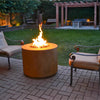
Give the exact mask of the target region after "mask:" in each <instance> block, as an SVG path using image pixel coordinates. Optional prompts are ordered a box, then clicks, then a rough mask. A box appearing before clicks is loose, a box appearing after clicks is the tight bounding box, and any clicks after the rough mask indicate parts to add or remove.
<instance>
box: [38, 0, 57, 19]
mask: <svg viewBox="0 0 100 100" xmlns="http://www.w3.org/2000/svg"><path fill="white" fill-rule="evenodd" d="M53 4H54V2H51V1H41V4H40V5H39V6H38V9H39V10H40V13H42V14H43V19H44V20H47V19H48V18H56V8H55V6H53Z"/></svg>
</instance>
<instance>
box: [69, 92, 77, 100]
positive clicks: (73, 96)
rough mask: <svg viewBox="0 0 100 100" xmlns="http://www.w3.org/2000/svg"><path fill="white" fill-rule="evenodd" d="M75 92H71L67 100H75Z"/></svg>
mask: <svg viewBox="0 0 100 100" xmlns="http://www.w3.org/2000/svg"><path fill="white" fill-rule="evenodd" d="M76 97H77V94H73V93H72V94H71V95H70V97H69V98H68V100H76Z"/></svg>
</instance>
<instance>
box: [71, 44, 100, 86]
mask: <svg viewBox="0 0 100 100" xmlns="http://www.w3.org/2000/svg"><path fill="white" fill-rule="evenodd" d="M80 47H85V48H86V47H91V48H93V47H95V48H96V47H100V46H81V45H78V46H75V49H76V50H77V52H72V53H70V54H69V65H70V66H71V72H70V86H72V81H73V68H75V71H76V69H77V68H78V69H86V70H94V71H99V82H100V49H99V52H98V54H93V53H84V52H79V48H80Z"/></svg>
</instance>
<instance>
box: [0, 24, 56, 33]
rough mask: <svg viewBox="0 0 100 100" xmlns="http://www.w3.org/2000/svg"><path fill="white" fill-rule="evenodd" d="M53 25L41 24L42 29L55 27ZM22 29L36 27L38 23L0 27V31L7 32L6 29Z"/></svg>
mask: <svg viewBox="0 0 100 100" xmlns="http://www.w3.org/2000/svg"><path fill="white" fill-rule="evenodd" d="M55 27H56V26H55V25H43V28H44V29H55ZM22 29H38V25H31V24H26V25H21V26H13V27H6V28H0V31H4V32H8V31H15V30H22Z"/></svg>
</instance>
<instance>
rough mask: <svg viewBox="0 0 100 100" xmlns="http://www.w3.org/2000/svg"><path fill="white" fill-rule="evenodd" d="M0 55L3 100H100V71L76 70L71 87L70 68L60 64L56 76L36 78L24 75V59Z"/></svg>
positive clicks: (0, 93) (0, 95)
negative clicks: (9, 66) (9, 68)
mask: <svg viewBox="0 0 100 100" xmlns="http://www.w3.org/2000/svg"><path fill="white" fill-rule="evenodd" d="M7 64H8V63H7V59H6V58H3V57H2V58H1V57H0V100H100V87H99V73H98V72H96V71H87V70H77V72H74V79H73V86H72V87H70V86H69V81H70V80H69V79H70V67H68V66H60V65H58V72H57V74H56V75H54V76H52V77H49V78H45V79H34V78H29V77H26V76H25V75H24V74H23V65H22V60H17V59H11V70H7V68H8V67H7Z"/></svg>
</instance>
